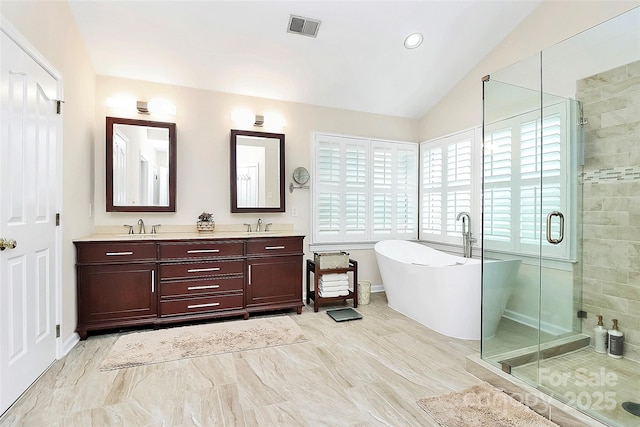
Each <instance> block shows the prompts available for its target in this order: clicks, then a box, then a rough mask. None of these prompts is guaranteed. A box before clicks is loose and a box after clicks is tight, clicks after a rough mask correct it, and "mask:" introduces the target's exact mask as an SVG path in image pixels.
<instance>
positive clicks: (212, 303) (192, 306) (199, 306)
mask: <svg viewBox="0 0 640 427" xmlns="http://www.w3.org/2000/svg"><path fill="white" fill-rule="evenodd" d="M217 305H220V303H219V302H210V303H209V304H193V305H188V306H187V308H203V307H215V306H217Z"/></svg>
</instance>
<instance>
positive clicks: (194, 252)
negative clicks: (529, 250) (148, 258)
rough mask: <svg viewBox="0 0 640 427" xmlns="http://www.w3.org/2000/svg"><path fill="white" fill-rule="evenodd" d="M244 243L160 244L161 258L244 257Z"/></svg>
mask: <svg viewBox="0 0 640 427" xmlns="http://www.w3.org/2000/svg"><path fill="white" fill-rule="evenodd" d="M243 255H244V245H243V243H242V242H228V243H225V242H197V241H196V242H189V243H185V242H180V243H160V258H161V259H175V258H211V257H231V256H243Z"/></svg>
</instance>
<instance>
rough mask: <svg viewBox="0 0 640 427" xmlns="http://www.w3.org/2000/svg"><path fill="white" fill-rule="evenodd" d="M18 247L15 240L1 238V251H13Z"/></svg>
mask: <svg viewBox="0 0 640 427" xmlns="http://www.w3.org/2000/svg"><path fill="white" fill-rule="evenodd" d="M16 246H17V243H16V241H15V240H12V239H9V240H5V239H3V238H0V251H4V250H5V249H6V248H9V249H13V248H15V247H16Z"/></svg>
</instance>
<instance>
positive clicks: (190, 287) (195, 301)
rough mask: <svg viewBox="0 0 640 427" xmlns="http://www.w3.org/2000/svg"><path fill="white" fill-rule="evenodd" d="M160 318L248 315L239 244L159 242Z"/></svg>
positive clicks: (183, 318) (242, 251) (241, 254)
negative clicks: (245, 304)
mask: <svg viewBox="0 0 640 427" xmlns="http://www.w3.org/2000/svg"><path fill="white" fill-rule="evenodd" d="M158 246H159V249H160V252H159V255H160V313H159V316H160V319H161V321H172V320H173V319H175V318H176V317H180V320H187V318H189V319H197V318H200V317H221V316H232V315H243V316H244V317H245V318H248V317H249V314H248V313H247V311H246V310H245V307H244V263H245V261H244V243H243V242H242V241H223V242H217V241H206V242H202V241H196V242H160V243H159V244H158Z"/></svg>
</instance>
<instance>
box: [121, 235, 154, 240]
mask: <svg viewBox="0 0 640 427" xmlns="http://www.w3.org/2000/svg"><path fill="white" fill-rule="evenodd" d="M118 237H127V238H129V239H153V238H155V237H158V235H157V234H119V235H118Z"/></svg>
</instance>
